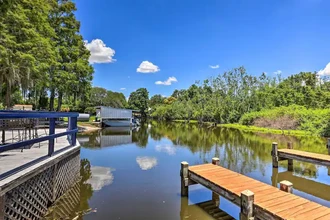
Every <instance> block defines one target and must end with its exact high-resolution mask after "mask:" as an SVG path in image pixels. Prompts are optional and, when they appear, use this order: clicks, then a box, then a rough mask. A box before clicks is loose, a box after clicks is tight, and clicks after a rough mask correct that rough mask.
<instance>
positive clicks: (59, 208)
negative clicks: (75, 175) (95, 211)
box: [44, 159, 93, 220]
mask: <svg viewBox="0 0 330 220" xmlns="http://www.w3.org/2000/svg"><path fill="white" fill-rule="evenodd" d="M80 176H81V180H80V181H79V182H77V183H76V184H75V185H74V186H73V187H72V188H71V189H70V190H68V191H67V192H66V193H65V194H64V195H63V196H61V198H60V199H59V200H58V201H56V203H55V204H54V205H53V206H52V207H50V208H49V210H48V213H47V214H46V216H45V218H44V219H46V220H48V219H49V220H54V219H76V220H82V219H83V216H84V215H85V214H87V213H89V212H91V211H92V209H91V208H90V206H89V203H88V201H89V199H90V198H91V197H92V195H93V189H92V186H91V184H89V183H87V182H88V180H89V179H90V178H91V176H92V172H91V165H90V162H89V160H87V159H82V160H81V162H80Z"/></svg>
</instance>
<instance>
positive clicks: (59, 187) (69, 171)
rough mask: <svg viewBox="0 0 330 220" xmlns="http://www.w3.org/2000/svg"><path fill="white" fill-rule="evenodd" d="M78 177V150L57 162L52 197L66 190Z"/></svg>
mask: <svg viewBox="0 0 330 220" xmlns="http://www.w3.org/2000/svg"><path fill="white" fill-rule="evenodd" d="M79 178H80V154H79V152H77V153H75V154H73V155H71V156H69V157H67V158H65V159H64V160H62V161H60V162H59V163H58V164H57V168H56V170H55V179H54V199H55V200H56V199H58V198H59V197H60V196H62V195H63V194H64V193H65V192H67V191H68V189H70V188H71V187H72V186H73V185H74V184H75V183H76V182H77V181H78V180H79Z"/></svg>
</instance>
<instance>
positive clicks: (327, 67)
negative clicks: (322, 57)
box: [317, 63, 330, 76]
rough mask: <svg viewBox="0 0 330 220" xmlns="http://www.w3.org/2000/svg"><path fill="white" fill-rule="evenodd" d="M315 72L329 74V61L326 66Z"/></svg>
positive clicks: (322, 74)
mask: <svg viewBox="0 0 330 220" xmlns="http://www.w3.org/2000/svg"><path fill="white" fill-rule="evenodd" d="M317 74H318V75H320V76H330V63H328V64H327V65H326V67H325V68H324V69H322V70H320V71H319V72H318V73H317Z"/></svg>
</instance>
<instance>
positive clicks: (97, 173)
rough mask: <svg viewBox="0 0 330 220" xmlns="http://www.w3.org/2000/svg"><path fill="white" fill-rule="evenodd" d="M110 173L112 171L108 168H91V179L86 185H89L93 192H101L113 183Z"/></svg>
mask: <svg viewBox="0 0 330 220" xmlns="http://www.w3.org/2000/svg"><path fill="white" fill-rule="evenodd" d="M112 171H114V169H112V168H110V167H99V166H92V167H91V172H92V178H90V179H89V180H88V181H87V183H89V184H91V186H92V188H93V190H95V191H98V190H101V189H102V188H103V187H104V186H107V185H110V184H111V183H112V182H113V180H114V176H113V174H112V173H111V172H112Z"/></svg>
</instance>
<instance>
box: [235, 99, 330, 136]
mask: <svg viewBox="0 0 330 220" xmlns="http://www.w3.org/2000/svg"><path fill="white" fill-rule="evenodd" d="M240 124H243V125H255V126H259V127H266V128H277V129H284V130H288V129H297V130H304V131H308V132H311V133H314V134H319V135H322V136H328V135H330V109H307V108H306V107H303V106H298V105H291V106H281V107H277V108H273V109H265V110H262V111H259V112H250V113H246V114H244V115H243V116H242V117H241V119H240Z"/></svg>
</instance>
